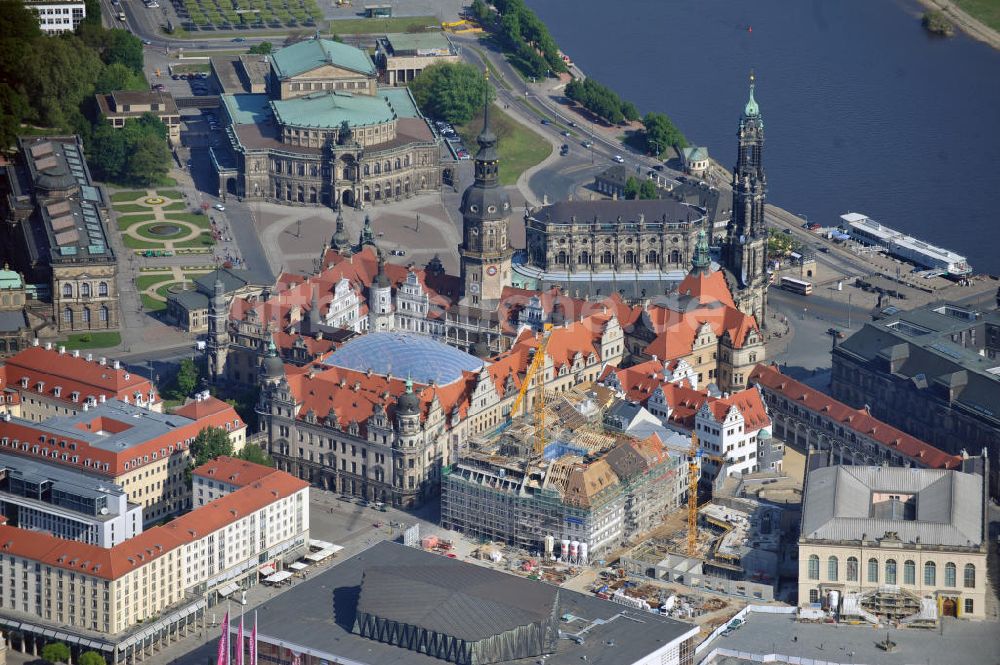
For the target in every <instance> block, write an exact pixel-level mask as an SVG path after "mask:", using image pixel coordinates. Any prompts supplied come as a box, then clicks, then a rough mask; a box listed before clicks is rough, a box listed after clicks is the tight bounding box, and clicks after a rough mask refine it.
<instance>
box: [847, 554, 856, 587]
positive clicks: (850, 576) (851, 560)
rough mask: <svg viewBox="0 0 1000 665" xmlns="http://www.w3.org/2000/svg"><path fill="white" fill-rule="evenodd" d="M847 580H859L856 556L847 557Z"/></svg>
mask: <svg viewBox="0 0 1000 665" xmlns="http://www.w3.org/2000/svg"><path fill="white" fill-rule="evenodd" d="M847 581H848V582H857V581H858V558H857V557H856V556H849V557H847Z"/></svg>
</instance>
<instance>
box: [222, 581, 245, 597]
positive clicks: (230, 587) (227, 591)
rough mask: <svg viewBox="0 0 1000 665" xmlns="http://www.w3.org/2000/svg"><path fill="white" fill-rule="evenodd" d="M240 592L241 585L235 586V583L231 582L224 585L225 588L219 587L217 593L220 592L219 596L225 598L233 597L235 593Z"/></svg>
mask: <svg viewBox="0 0 1000 665" xmlns="http://www.w3.org/2000/svg"><path fill="white" fill-rule="evenodd" d="M239 590H240V587H239V585H238V584H234V583H233V582H230V583H228V584H224V585H223V586H221V587H219V588H218V589H217V591H218V592H219V595H220V596H222V597H223V598H226V597H228V596H231V595H233V594H234V593H236V592H237V591H239Z"/></svg>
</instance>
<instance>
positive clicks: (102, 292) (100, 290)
mask: <svg viewBox="0 0 1000 665" xmlns="http://www.w3.org/2000/svg"><path fill="white" fill-rule="evenodd" d="M97 295H99V296H101V297H102V298H106V297H107V295H108V283H107V282H101V283H100V284H98V285H97Z"/></svg>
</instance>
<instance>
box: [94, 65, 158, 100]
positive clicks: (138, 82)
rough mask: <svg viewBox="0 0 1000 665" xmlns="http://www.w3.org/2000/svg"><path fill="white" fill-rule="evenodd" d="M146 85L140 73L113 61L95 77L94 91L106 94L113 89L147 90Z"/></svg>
mask: <svg viewBox="0 0 1000 665" xmlns="http://www.w3.org/2000/svg"><path fill="white" fill-rule="evenodd" d="M147 86H148V84H147V83H146V79H145V78H143V77H142V75H141V74H136V73H135V72H133V71H132V70H131V69H129V68H128V67H126V66H125V65H123V64H121V63H120V62H115V63H112V64H110V65H107V66H106V67H105V68H104V71H102V72H101V73H100V75H99V76H98V77H97V82H96V83H95V84H94V92H96V93H97V94H99V95H106V94H108V93H109V92H114V91H115V90H147V89H148V88H147Z"/></svg>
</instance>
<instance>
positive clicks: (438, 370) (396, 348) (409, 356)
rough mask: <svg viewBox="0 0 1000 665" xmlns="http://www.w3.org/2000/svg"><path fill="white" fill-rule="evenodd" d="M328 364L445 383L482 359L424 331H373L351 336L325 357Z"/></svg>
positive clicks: (476, 367)
mask: <svg viewBox="0 0 1000 665" xmlns="http://www.w3.org/2000/svg"><path fill="white" fill-rule="evenodd" d="M323 362H324V363H326V364H327V365H332V366H334V367H344V368H346V369H353V370H358V371H361V372H365V371H368V370H369V369H370V370H371V371H372V372H374V373H376V374H392V376H394V377H398V378H406V377H409V378H411V379H413V381H414V382H416V383H423V384H428V383H430V382H431V381H433V382H435V383H436V384H438V385H447V384H449V383H452V382H453V381H457V380H458V379H460V378H462V372H463V371H468V372H478V371H479V370H480V369H481V368H482V367H483V361H482V360H480V359H479V358H476V357H475V356H471V355H469V354H468V353H465V352H464V351H460V350H458V349H456V348H455V347H453V346H448V345H447V344H444V343H443V342H438V341H436V340H434V339H432V338H430V337H426V336H424V335H417V334H413V333H404V332H374V333H369V334H367V335H362V336H361V337H356V338H355V339H352V340H351V341H349V342H348V343H347V344H344V346H342V347H340V348H339V349H337V350H336V351H334V352H333V353H331V354H330V355H329V356H327V357H326V358H325V359H324V360H323Z"/></svg>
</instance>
